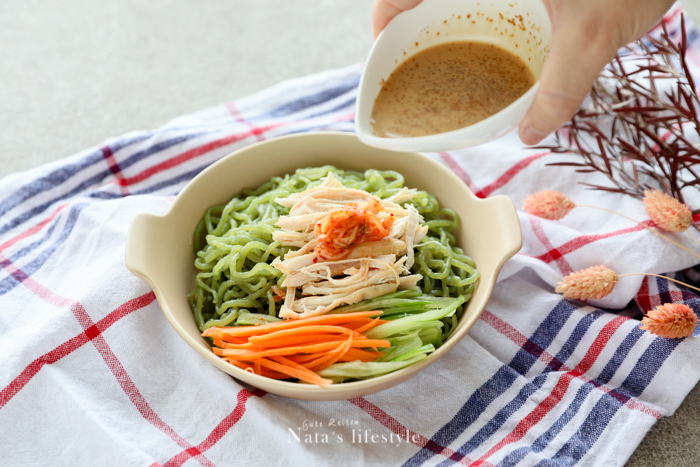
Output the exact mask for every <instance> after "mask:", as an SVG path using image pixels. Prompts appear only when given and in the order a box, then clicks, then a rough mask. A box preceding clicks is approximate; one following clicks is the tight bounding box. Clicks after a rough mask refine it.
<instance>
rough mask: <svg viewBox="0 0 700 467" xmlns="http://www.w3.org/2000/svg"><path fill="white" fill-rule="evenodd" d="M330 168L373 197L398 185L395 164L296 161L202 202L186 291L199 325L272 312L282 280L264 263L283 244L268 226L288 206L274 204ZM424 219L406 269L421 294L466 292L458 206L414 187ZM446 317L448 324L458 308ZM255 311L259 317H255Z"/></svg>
mask: <svg viewBox="0 0 700 467" xmlns="http://www.w3.org/2000/svg"><path fill="white" fill-rule="evenodd" d="M328 172H333V173H334V174H335V176H336V177H337V178H338V179H339V180H340V181H341V182H342V183H343V185H345V186H346V187H348V188H355V189H360V190H365V191H367V192H369V193H372V194H374V195H376V196H378V197H380V198H387V197H390V196H392V195H394V194H396V193H398V192H399V191H400V190H401V189H402V188H403V187H404V178H403V176H402V175H401V174H399V173H397V172H394V171H379V170H373V169H371V170H367V171H366V172H364V173H360V172H354V171H347V170H340V169H337V168H335V167H332V166H324V167H316V168H305V169H299V170H297V171H296V172H295V173H294V174H292V175H286V176H284V177H274V178H272V179H271V180H270V181H269V182H267V183H265V184H263V185H262V186H260V187H259V188H257V189H255V190H249V189H246V190H243V191H242V192H241V193H240V194H239V195H237V196H236V197H234V198H233V199H232V200H231V201H229V202H228V204H226V205H219V206H212V207H210V208H209V209H207V210H206V212H205V213H204V216H203V217H202V219H201V220H200V222H199V224H198V225H197V228H196V229H195V232H194V248H195V254H196V258H195V261H194V265H195V267H196V268H197V270H198V273H197V275H196V278H195V288H194V290H193V291H192V292H191V293H190V294H189V296H188V299H189V303H190V307H191V308H192V311H193V313H194V316H195V320H196V323H197V326H198V327H199V329H200V330H201V331H204V330H205V329H207V328H209V327H211V326H230V325H234V324H235V322H236V319H237V318H238V317H239V316H241V315H245V316H246V317H248V316H249V314H250V313H254V314H257V315H267V316H268V317H269V318H267V319H275V317H276V316H277V313H278V312H279V307H280V305H281V303H280V302H279V301H276V300H275V293H274V291H273V288H272V287H273V286H276V285H277V286H279V285H280V284H281V283H282V281H283V280H284V277H283V274H282V273H281V272H280V271H279V270H277V269H275V268H274V267H273V266H271V265H270V263H271V262H272V261H273V260H274V259H275V258H277V257H281V256H284V255H285V253H287V251H289V249H290V247H285V246H283V245H281V244H280V243H279V242H276V241H273V239H272V233H273V232H274V231H275V230H277V229H278V227H276V226H275V223H276V222H277V220H278V218H279V217H280V216H283V215H286V214H288V211H289V210H288V209H287V208H285V207H282V206H280V205H278V204H277V203H276V202H275V199H276V198H284V197H287V196H289V195H290V194H292V193H297V192H301V191H304V190H307V189H309V188H312V187H314V186H317V185H319V184H320V183H321V182H322V179H323V178H324V177H325V176H326V175H327V174H328ZM408 203H410V204H413V205H414V206H415V208H416V209H417V210H418V212H419V213H420V214H421V215H422V216H423V219H424V221H425V223H426V224H427V225H428V234H427V235H426V236H425V237H424V238H423V239H422V240H421V242H420V243H419V244H418V245H416V248H415V264H414V265H413V267H412V272H413V273H417V274H421V275H422V276H423V279H422V280H421V281H420V282H419V285H420V287H421V290H422V292H423V294H427V295H432V296H436V297H457V296H460V295H461V296H464V298H465V302H466V301H467V300H469V298H470V297H471V295H472V293H473V291H474V287H475V285H476V282H477V280H478V278H479V273H478V271H477V270H476V265H475V264H474V261H472V259H471V258H470V257H469V256H467V255H466V254H465V253H464V252H463V251H462V249H461V248H459V247H457V245H456V240H455V237H454V235H453V234H452V233H451V232H453V231H455V229H456V228H457V226H458V223H459V218H458V216H457V213H456V212H455V211H453V210H451V209H446V208H441V207H440V205H439V203H438V201H437V198H435V196H434V195H432V194H430V193H427V192H425V191H418V193H417V195H416V196H414V197H413V198H412V199H411V200H410V201H408V202H407V203H405V204H408ZM461 312H462V311H461V307H460V310H459V311H458V313H457V314H456V315H453V316H452V317H451V318H448V319H446V320H445V326H446V329H447V331H448V332H449V330H450V329H453V328H454V326H455V325H456V322H457V320H458V319H459V317H460V316H461ZM258 319H262V318H258Z"/></svg>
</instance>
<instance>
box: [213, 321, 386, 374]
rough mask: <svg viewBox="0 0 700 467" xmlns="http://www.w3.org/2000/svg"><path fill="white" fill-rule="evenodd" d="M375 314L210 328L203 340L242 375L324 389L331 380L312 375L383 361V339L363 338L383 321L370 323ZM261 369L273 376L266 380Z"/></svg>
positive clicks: (384, 346) (384, 345) (384, 343)
mask: <svg viewBox="0 0 700 467" xmlns="http://www.w3.org/2000/svg"><path fill="white" fill-rule="evenodd" d="M380 314H381V311H360V312H355V313H343V314H336V315H322V316H315V317H312V318H302V319H298V320H293V321H280V322H276V323H269V324H261V325H257V326H241V327H231V328H218V327H212V328H209V329H207V330H206V331H204V333H202V336H204V337H211V338H213V339H214V347H213V350H214V353H215V354H216V355H219V356H220V357H224V359H226V360H227V361H229V362H230V363H233V364H234V365H236V366H238V367H239V368H243V369H244V370H246V371H252V372H253V373H256V374H259V375H263V376H268V377H274V378H276V379H280V378H290V377H291V378H296V379H298V380H299V381H303V382H306V383H312V384H318V385H319V386H323V387H325V386H328V385H329V384H331V383H332V381H331V380H328V379H324V378H321V377H319V376H318V375H317V374H316V373H315V372H316V371H320V370H323V369H325V368H328V367H329V366H331V365H333V364H334V363H336V362H338V361H352V360H359V361H371V360H376V359H377V358H379V357H381V356H383V353H381V352H379V351H378V349H379V348H389V347H391V343H390V342H389V341H388V340H386V339H368V338H367V337H366V336H365V335H364V334H362V332H364V331H369V330H370V329H372V328H373V327H375V326H378V325H380V324H383V323H385V322H386V321H384V320H380V319H378V318H375V319H371V318H370V317H373V316H378V315H380ZM346 325H349V326H348V327H346ZM353 327H356V329H352V328H353ZM357 329H359V330H360V331H358V330H357ZM370 349H371V350H370ZM348 359H349V360H348ZM263 368H269V369H270V370H272V371H273V372H276V373H277V374H275V375H273V376H270V372H266V371H263Z"/></svg>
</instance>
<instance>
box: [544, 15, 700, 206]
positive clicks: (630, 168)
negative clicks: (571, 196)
mask: <svg viewBox="0 0 700 467" xmlns="http://www.w3.org/2000/svg"><path fill="white" fill-rule="evenodd" d="M661 27H662V31H661V33H660V34H658V36H653V35H651V34H649V35H646V36H644V37H643V38H641V39H640V40H638V41H636V42H635V43H633V44H630V46H628V47H627V48H625V49H621V50H620V52H619V53H618V55H617V56H616V57H615V58H614V59H613V60H612V61H611V62H610V64H609V66H608V67H607V68H606V70H605V71H604V72H603V73H601V75H600V76H599V78H598V79H597V80H596V82H595V84H594V87H593V89H592V90H591V93H590V95H589V97H588V98H587V100H586V102H585V103H584V104H583V105H582V107H581V108H580V109H579V111H578V112H577V113H576V115H574V117H573V118H572V119H571V121H570V122H569V123H568V124H566V125H564V126H563V127H562V128H561V129H560V130H558V131H557V132H556V134H555V143H554V144H552V145H551V146H541V148H546V149H549V150H551V151H552V152H555V153H569V154H571V153H573V154H577V155H579V156H580V157H581V160H580V161H574V160H566V161H561V162H554V163H551V164H549V165H555V166H572V167H575V168H576V171H577V172H599V173H602V174H604V175H605V176H607V178H608V180H609V181H610V185H609V186H606V185H596V184H590V183H588V184H586V185H587V186H589V187H590V188H592V189H597V190H605V191H611V192H617V193H624V194H629V195H632V196H634V197H637V198H642V197H643V196H644V191H645V190H653V189H660V190H662V191H664V192H666V193H668V194H670V195H671V196H673V197H674V198H676V199H677V200H679V201H680V202H685V201H684V197H683V193H684V192H685V190H689V189H698V188H699V185H700V167H697V166H696V165H697V164H698V163H700V121H699V120H698V107H699V106H700V100H699V99H698V95H697V94H696V92H695V82H694V80H693V77H692V74H691V72H690V69H689V67H688V63H687V62H686V50H687V36H686V30H685V22H684V19H683V18H681V39H680V42H679V43H674V42H673V40H672V39H671V37H670V36H669V34H668V31H667V29H666V26H665V25H664V24H662V26H661Z"/></svg>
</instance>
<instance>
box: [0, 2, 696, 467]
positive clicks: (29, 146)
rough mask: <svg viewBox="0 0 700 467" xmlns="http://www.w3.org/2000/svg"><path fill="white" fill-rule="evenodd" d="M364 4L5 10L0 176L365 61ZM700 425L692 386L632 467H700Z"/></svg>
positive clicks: (85, 5)
mask: <svg viewBox="0 0 700 467" xmlns="http://www.w3.org/2000/svg"><path fill="white" fill-rule="evenodd" d="M371 4H372V0H287V1H283V0H207V1H200V2H195V1H193V0H190V1H186V0H148V1H137V0H101V1H94V0H62V1H60V2H58V1H48V0H43V1H42V0H0V177H2V176H4V175H7V174H9V173H12V172H18V171H23V170H26V169H29V168H31V167H34V166H37V165H40V164H43V163H45V162H49V161H54V160H57V159H60V158H63V157H66V156H69V155H72V154H74V153H76V152H79V151H81V150H83V149H87V148H89V147H92V146H94V145H97V144H99V143H101V142H102V141H103V140H105V139H107V138H110V137H113V136H119V135H121V134H123V133H126V132H129V131H132V130H141V129H145V130H147V129H152V128H156V127H158V126H160V125H162V124H164V123H165V122H166V121H168V120H170V119H171V118H174V117H177V116H179V115H183V114H188V113H191V112H195V111H198V110H201V109H203V108H206V107H209V106H213V105H217V104H220V103H222V102H226V101H230V100H233V99H236V98H238V97H242V96H245V95H248V94H251V93H254V92H256V91H258V90H261V89H263V88H265V87H267V86H270V85H272V84H275V83H277V82H279V81H282V80H285V79H288V78H294V77H299V76H305V75H307V74H311V73H315V72H318V71H322V70H325V69H329V68H339V67H344V66H346V65H351V64H354V63H358V62H361V61H363V60H364V59H365V57H366V55H367V53H368V51H369V49H370V47H371V45H372V37H371V32H370V13H371ZM668 383H669V385H670V384H673V382H672V381H669V382H668ZM699 420H700V388H696V389H695V390H694V391H692V392H691V394H690V395H689V397H688V398H687V400H686V401H685V402H684V403H683V404H682V405H681V407H680V409H679V410H678V411H677V412H676V414H675V415H673V416H672V417H667V418H664V419H662V420H661V421H659V423H657V424H656V425H655V426H654V428H653V429H652V430H651V432H650V433H649V434H648V435H647V436H646V438H645V439H644V441H643V442H642V444H641V445H640V447H639V448H638V449H637V451H636V452H635V453H634V454H633V455H632V457H631V459H630V461H629V463H628V464H627V465H628V466H667V465H673V466H692V465H698V464H699V463H700V443H698V442H697V441H698V439H700V422H699ZM425 434H426V435H429V433H425Z"/></svg>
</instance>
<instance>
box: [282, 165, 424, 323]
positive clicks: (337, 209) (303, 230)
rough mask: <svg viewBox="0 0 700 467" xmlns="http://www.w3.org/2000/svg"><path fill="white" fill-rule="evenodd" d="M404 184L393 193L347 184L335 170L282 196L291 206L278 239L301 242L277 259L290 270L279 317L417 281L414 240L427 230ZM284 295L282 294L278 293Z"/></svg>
mask: <svg viewBox="0 0 700 467" xmlns="http://www.w3.org/2000/svg"><path fill="white" fill-rule="evenodd" d="M415 194H416V191H415V190H411V189H403V190H401V191H400V192H399V193H397V194H395V195H393V196H392V197H391V198H389V199H384V200H382V199H380V198H378V197H376V196H374V195H372V194H370V193H367V192H366V191H363V190H356V189H352V188H346V187H344V186H343V185H342V183H341V182H340V180H338V179H337V178H336V177H335V176H334V175H333V173H332V172H329V174H328V176H327V177H326V178H325V179H324V180H323V183H321V185H319V186H317V187H315V188H311V189H309V190H306V191H303V192H301V193H294V194H292V195H290V196H288V197H286V198H278V199H277V200H276V201H277V202H278V203H279V204H280V205H282V206H285V207H288V208H289V215H288V216H282V217H281V218H280V219H279V221H278V222H277V226H278V227H280V228H281V230H279V231H276V232H275V233H274V234H273V239H274V240H276V241H279V242H280V243H282V244H283V245H287V246H293V247H297V248H299V249H298V250H292V251H290V252H289V253H287V254H286V255H285V257H284V258H283V259H279V258H277V259H275V261H273V262H272V265H273V266H274V267H276V268H277V269H279V270H280V271H281V272H282V273H284V274H286V278H285V280H284V282H283V283H282V286H283V287H286V289H287V291H286V294H285V298H284V304H283V305H282V309H281V311H280V317H282V318H285V319H294V318H304V317H309V316H317V315H321V314H324V313H327V312H328V311H330V310H332V309H334V308H336V307H338V306H341V305H344V304H352V303H357V302H359V301H362V300H365V299H368V298H373V297H377V296H379V295H383V294H386V293H391V292H395V291H396V290H398V289H406V288H416V287H417V282H418V281H419V280H420V279H421V276H420V275H418V274H411V273H410V268H411V266H412V265H413V262H414V254H413V248H414V246H415V245H416V244H417V243H418V242H420V240H421V239H422V238H423V237H424V236H425V235H426V234H427V226H422V225H421V220H422V218H421V216H420V214H419V213H418V211H417V210H416V209H415V208H414V207H413V206H411V205H407V207H406V208H403V207H402V206H401V205H400V204H398V203H401V202H405V201H407V200H410V199H411V198H412V197H413V196H415ZM278 295H279V294H278Z"/></svg>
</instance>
